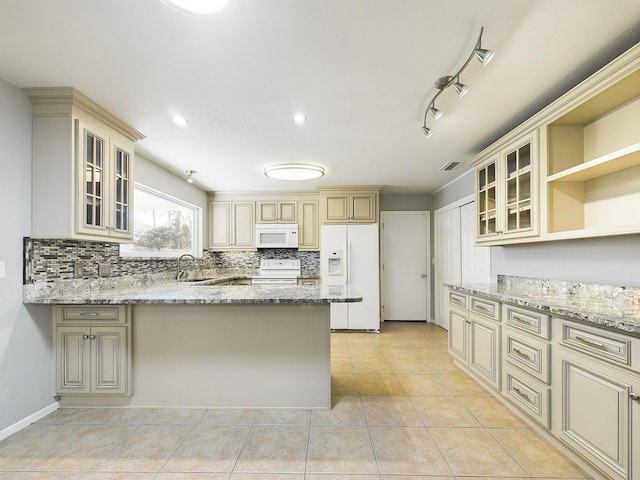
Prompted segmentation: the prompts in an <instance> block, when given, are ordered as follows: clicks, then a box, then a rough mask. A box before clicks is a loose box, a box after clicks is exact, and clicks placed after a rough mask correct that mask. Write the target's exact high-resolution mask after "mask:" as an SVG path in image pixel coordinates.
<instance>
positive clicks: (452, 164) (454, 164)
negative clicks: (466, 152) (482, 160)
mask: <svg viewBox="0 0 640 480" xmlns="http://www.w3.org/2000/svg"><path fill="white" fill-rule="evenodd" d="M458 165H460V162H449V163H445V164H444V165H443V166H441V167H440V168H439V171H440V172H450V171H451V170H453V169H454V168H456V167H457V166H458Z"/></svg>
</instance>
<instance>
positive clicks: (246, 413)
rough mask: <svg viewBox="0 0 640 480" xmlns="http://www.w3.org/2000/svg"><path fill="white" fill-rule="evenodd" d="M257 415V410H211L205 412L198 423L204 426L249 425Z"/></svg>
mask: <svg viewBox="0 0 640 480" xmlns="http://www.w3.org/2000/svg"><path fill="white" fill-rule="evenodd" d="M257 413H258V411H257V410H248V409H242V408H238V409H228V408H213V409H211V410H207V413H205V414H204V416H203V417H202V420H200V423H201V424H204V425H251V424H253V422H254V420H255V418H256V415H257Z"/></svg>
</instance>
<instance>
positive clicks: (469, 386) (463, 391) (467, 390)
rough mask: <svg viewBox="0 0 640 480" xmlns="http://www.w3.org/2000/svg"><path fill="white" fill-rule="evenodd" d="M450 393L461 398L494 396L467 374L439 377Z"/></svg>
mask: <svg viewBox="0 0 640 480" xmlns="http://www.w3.org/2000/svg"><path fill="white" fill-rule="evenodd" d="M437 377H438V378H439V379H440V380H441V381H442V383H444V384H445V385H446V386H447V388H448V389H449V391H450V392H451V393H452V394H453V395H456V396H459V397H481V396H492V395H491V393H489V391H488V390H487V389H485V388H484V387H482V386H481V385H480V384H478V382H476V381H475V380H474V379H472V378H471V377H470V376H469V375H467V374H466V373H457V374H445V375H437Z"/></svg>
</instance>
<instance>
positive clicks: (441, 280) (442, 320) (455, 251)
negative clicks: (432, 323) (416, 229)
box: [434, 207, 462, 329]
mask: <svg viewBox="0 0 640 480" xmlns="http://www.w3.org/2000/svg"><path fill="white" fill-rule="evenodd" d="M434 228H435V232H434V236H435V244H436V252H435V255H436V283H435V285H436V286H435V288H436V294H435V297H436V323H437V324H438V325H440V326H441V327H444V328H447V329H448V328H449V309H448V307H447V303H448V302H447V300H448V289H447V287H446V286H445V285H446V284H460V282H461V281H462V252H461V249H460V244H461V238H460V233H461V232H460V208H459V207H454V208H451V209H448V210H444V211H442V210H438V211H437V212H436V215H435V227H434Z"/></svg>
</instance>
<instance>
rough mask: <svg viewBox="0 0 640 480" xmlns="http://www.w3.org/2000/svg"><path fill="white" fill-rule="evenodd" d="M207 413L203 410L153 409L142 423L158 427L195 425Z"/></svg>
mask: <svg viewBox="0 0 640 480" xmlns="http://www.w3.org/2000/svg"><path fill="white" fill-rule="evenodd" d="M206 413H207V410H206V409H203V408H154V409H151V410H149V411H148V413H147V415H146V416H145V417H144V418H143V419H142V423H146V424H159V425H195V424H196V423H198V422H199V421H200V420H202V417H204V415H205V414H206Z"/></svg>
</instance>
